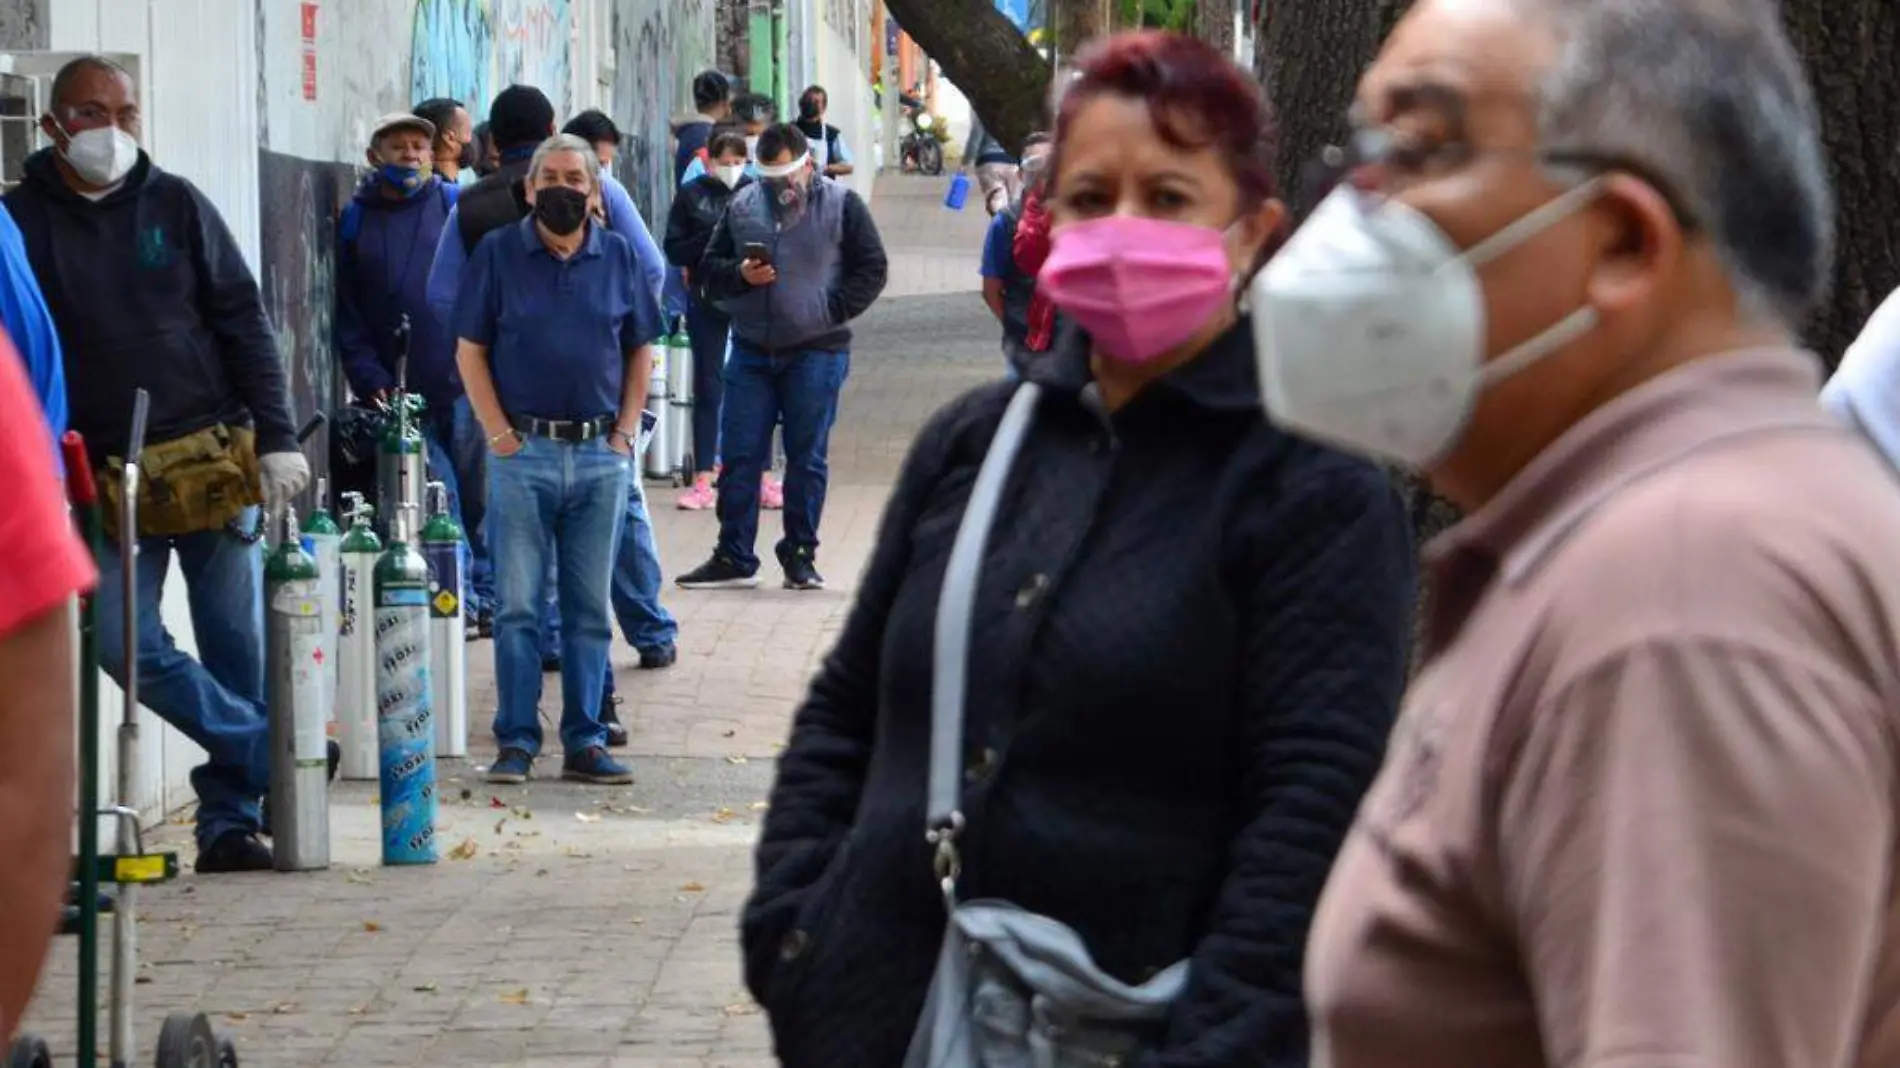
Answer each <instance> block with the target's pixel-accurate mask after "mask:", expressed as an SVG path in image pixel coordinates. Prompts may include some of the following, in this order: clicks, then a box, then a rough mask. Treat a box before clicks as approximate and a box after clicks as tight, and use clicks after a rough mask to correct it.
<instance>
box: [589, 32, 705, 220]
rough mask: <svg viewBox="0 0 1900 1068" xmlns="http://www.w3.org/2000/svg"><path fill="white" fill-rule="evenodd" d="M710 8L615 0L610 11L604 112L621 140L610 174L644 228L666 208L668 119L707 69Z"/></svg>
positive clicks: (687, 106)
mask: <svg viewBox="0 0 1900 1068" xmlns="http://www.w3.org/2000/svg"><path fill="white" fill-rule="evenodd" d="M713 4H714V0H619V2H618V3H616V4H615V5H614V9H613V14H614V18H613V27H614V54H615V57H616V69H617V72H618V73H616V74H615V76H614V88H613V98H612V100H613V103H612V107H611V108H610V109H609V114H611V115H612V116H613V118H614V121H615V122H616V123H618V124H619V125H620V129H621V131H622V133H623V136H624V141H623V144H622V146H621V149H622V150H621V153H620V161H619V163H618V164H617V165H616V170H615V173H616V175H617V176H618V177H619V178H620V180H621V181H622V182H623V183H625V184H626V186H627V189H628V190H629V191H631V192H632V193H633V197H634V202H635V203H636V204H637V205H639V208H640V211H641V214H643V215H645V216H646V218H647V220H648V222H649V224H651V223H653V221H654V220H664V219H665V218H666V212H667V209H668V208H670V207H671V206H672V203H673V127H672V120H673V118H674V117H675V116H678V115H681V114H684V113H687V112H690V111H692V110H693V107H692V93H691V91H690V87H691V85H692V78H693V75H694V74H696V73H698V72H699V71H701V70H703V69H705V68H707V67H710V66H712V65H713ZM661 226H662V228H663V226H664V223H662V224H661Z"/></svg>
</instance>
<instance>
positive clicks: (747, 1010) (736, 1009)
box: [719, 1001, 759, 1016]
mask: <svg viewBox="0 0 1900 1068" xmlns="http://www.w3.org/2000/svg"><path fill="white" fill-rule="evenodd" d="M719 1011H720V1012H723V1013H725V1014H726V1015H727V1016H756V1015H758V1012H759V1007H758V1006H757V1005H754V1004H753V1003H751V1002H749V1001H735V1002H733V1003H732V1004H730V1005H728V1006H726V1007H725V1008H723V1009H720V1010H719Z"/></svg>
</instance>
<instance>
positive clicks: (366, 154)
mask: <svg viewBox="0 0 1900 1068" xmlns="http://www.w3.org/2000/svg"><path fill="white" fill-rule="evenodd" d="M363 159H364V161H365V162H367V163H368V164H369V165H370V166H371V167H372V168H375V167H380V166H382V165H383V161H382V160H381V159H380V158H378V157H377V155H376V146H375V145H371V146H369V147H368V148H366V149H364V150H363Z"/></svg>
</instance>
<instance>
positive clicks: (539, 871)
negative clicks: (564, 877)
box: [535, 868, 548, 876]
mask: <svg viewBox="0 0 1900 1068" xmlns="http://www.w3.org/2000/svg"><path fill="white" fill-rule="evenodd" d="M547 873H548V870H547V869H546V868H539V869H537V870H536V871H535V875H537V876H540V875H546V874H547Z"/></svg>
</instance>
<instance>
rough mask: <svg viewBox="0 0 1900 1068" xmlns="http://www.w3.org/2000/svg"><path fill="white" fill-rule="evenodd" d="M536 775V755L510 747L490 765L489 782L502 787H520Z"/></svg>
mask: <svg viewBox="0 0 1900 1068" xmlns="http://www.w3.org/2000/svg"><path fill="white" fill-rule="evenodd" d="M533 774H534V755H533V754H531V753H529V752H528V751H527V750H526V749H516V748H514V747H512V746H510V747H509V748H507V749H503V750H502V751H501V755H500V756H497V757H496V758H495V762H494V763H493V764H490V765H488V781H489V782H492V783H497V784H499V785H502V786H519V785H520V784H522V783H524V782H527V781H528V778H529V776H531V775H533Z"/></svg>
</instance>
